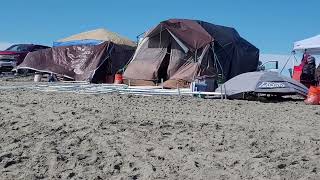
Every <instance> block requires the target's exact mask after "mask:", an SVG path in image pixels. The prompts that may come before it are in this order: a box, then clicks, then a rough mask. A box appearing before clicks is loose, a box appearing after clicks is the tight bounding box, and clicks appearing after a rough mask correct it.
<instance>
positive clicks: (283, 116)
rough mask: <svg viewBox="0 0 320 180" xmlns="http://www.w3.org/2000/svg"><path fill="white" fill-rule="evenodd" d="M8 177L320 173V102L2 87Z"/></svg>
mask: <svg viewBox="0 0 320 180" xmlns="http://www.w3.org/2000/svg"><path fill="white" fill-rule="evenodd" d="M0 102H1V103H0V134H1V136H0V179H59V178H60V179H284V178H285V179H308V178H309V179H320V131H319V129H320V123H319V117H320V109H319V108H318V107H317V106H306V105H304V104H303V102H301V101H290V102H281V103H261V102H251V101H229V100H225V101H222V100H210V99H199V98H193V97H164V96H153V97H142V96H132V95H119V94H107V95H79V94H72V93H45V92H37V91H26V90H15V91H1V92H0Z"/></svg>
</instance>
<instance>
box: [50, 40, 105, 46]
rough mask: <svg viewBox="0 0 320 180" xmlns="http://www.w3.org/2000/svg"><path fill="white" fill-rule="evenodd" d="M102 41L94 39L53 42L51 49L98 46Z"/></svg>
mask: <svg viewBox="0 0 320 180" xmlns="http://www.w3.org/2000/svg"><path fill="white" fill-rule="evenodd" d="M102 42H103V41H101V40H95V39H85V40H77V41H66V42H53V47H59V46H75V45H98V44H101V43H102Z"/></svg>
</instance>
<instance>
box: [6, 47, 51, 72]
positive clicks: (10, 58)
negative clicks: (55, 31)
mask: <svg viewBox="0 0 320 180" xmlns="http://www.w3.org/2000/svg"><path fill="white" fill-rule="evenodd" d="M47 48H50V47H48V46H42V45H35V44H15V45H12V46H10V47H9V48H8V49H6V50H4V51H0V73H1V72H8V71H11V70H12V69H13V68H15V67H16V66H18V65H19V64H21V63H22V61H23V60H24V58H25V57H26V56H27V54H28V53H29V52H33V51H38V50H41V49H47Z"/></svg>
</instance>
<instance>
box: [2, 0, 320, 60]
mask: <svg viewBox="0 0 320 180" xmlns="http://www.w3.org/2000/svg"><path fill="white" fill-rule="evenodd" d="M306 2H307V3H305V2H304V1H293V0H197V1H195V0H183V1H182V0H161V1H151V0H134V1H132V0H126V1H125V0H114V1H113V0H90V1H81V0H28V1H26V0H10V1H9V0H7V1H1V7H2V8H1V21H0V22H1V25H0V26H1V28H0V43H20V42H32V43H41V44H47V45H51V44H52V41H54V40H57V39H60V38H63V37H66V36H69V35H72V34H75V33H79V32H82V31H87V30H92V29H95V28H100V27H102V28H107V29H109V30H111V31H114V32H117V33H119V34H121V35H124V36H127V37H129V38H131V39H133V40H135V37H136V35H138V34H140V33H141V32H144V31H145V30H147V29H149V28H151V27H152V26H154V25H156V24H157V23H158V22H159V21H162V20H165V19H168V18H190V19H199V20H204V21H208V22H211V23H215V24H220V25H225V26H232V27H235V28H236V29H237V30H238V31H239V33H240V34H241V35H242V36H243V37H244V38H246V39H247V40H248V41H250V42H251V43H253V44H254V45H256V46H257V47H258V48H259V49H260V50H261V52H262V53H272V54H288V53H290V50H291V48H292V44H293V42H294V41H297V40H301V39H305V38H308V37H311V36H314V35H317V34H319V33H320V21H319V19H318V18H319V17H320V14H319V12H320V1H319V0H308V1H306Z"/></svg>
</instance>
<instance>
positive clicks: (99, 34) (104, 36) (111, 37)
mask: <svg viewBox="0 0 320 180" xmlns="http://www.w3.org/2000/svg"><path fill="white" fill-rule="evenodd" d="M87 39H91V40H100V41H110V42H113V43H115V44H119V45H126V46H131V47H135V46H136V44H135V43H134V42H133V41H131V40H130V39H128V38H125V37H122V36H120V35H119V34H117V33H115V32H111V31H108V30H106V29H96V30H91V31H87V32H82V33H79V34H75V35H72V36H70V37H67V38H64V39H60V40H58V41H57V42H68V41H79V40H87Z"/></svg>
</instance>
